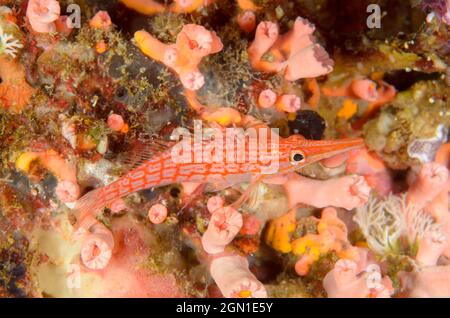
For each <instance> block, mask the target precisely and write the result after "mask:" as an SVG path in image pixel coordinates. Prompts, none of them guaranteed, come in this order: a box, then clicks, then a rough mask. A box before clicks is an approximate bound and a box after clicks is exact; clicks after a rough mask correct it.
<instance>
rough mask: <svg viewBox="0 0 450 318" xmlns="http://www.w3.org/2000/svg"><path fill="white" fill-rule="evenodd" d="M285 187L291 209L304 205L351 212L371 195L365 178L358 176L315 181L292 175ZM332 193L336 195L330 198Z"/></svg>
mask: <svg viewBox="0 0 450 318" xmlns="http://www.w3.org/2000/svg"><path fill="white" fill-rule="evenodd" d="M283 186H284V188H285V190H286V192H287V194H288V198H289V206H290V207H294V206H296V205H297V204H300V203H303V204H308V205H311V206H314V207H317V208H324V207H327V206H335V207H342V208H345V209H347V210H351V209H354V208H356V207H359V206H362V205H364V204H365V203H366V202H367V200H368V198H369V193H370V187H369V186H368V185H367V183H366V181H365V180H364V177H360V176H356V175H354V176H344V177H341V178H336V179H329V180H314V179H309V178H306V177H303V176H300V175H297V174H291V175H289V177H288V180H287V182H286V183H285V184H284V185H283ZM330 193H335V195H333V196H330V195H329V194H330ZM338 193H339V194H338Z"/></svg>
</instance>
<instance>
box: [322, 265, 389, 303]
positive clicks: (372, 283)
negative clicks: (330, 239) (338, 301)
mask: <svg viewBox="0 0 450 318" xmlns="http://www.w3.org/2000/svg"><path fill="white" fill-rule="evenodd" d="M371 268H373V269H374V270H369V271H365V272H362V271H360V270H358V268H357V264H356V263H355V262H354V261H351V260H339V261H337V263H336V264H335V266H334V269H333V270H332V271H330V272H329V273H328V274H327V275H326V276H325V278H324V280H323V286H324V288H325V290H326V291H327V294H328V297H329V298H349V297H350V298H367V297H370V298H389V297H390V296H391V294H392V292H393V288H392V282H391V280H390V279H389V277H387V276H385V277H382V275H381V273H380V270H379V266H377V265H376V266H371Z"/></svg>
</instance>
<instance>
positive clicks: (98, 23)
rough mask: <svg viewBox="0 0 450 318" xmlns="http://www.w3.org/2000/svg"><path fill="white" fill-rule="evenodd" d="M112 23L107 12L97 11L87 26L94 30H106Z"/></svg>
mask: <svg viewBox="0 0 450 318" xmlns="http://www.w3.org/2000/svg"><path fill="white" fill-rule="evenodd" d="M111 25H112V22H111V18H110V17H109V14H108V12H107V11H98V12H97V13H96V14H95V15H94V17H93V18H92V19H91V20H90V21H89V26H90V27H91V28H94V29H102V30H108V29H109V28H111Z"/></svg>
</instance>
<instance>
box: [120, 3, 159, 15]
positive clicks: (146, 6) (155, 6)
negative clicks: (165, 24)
mask: <svg viewBox="0 0 450 318" xmlns="http://www.w3.org/2000/svg"><path fill="white" fill-rule="evenodd" d="M120 2H122V3H123V4H124V5H125V6H126V7H128V8H130V9H133V10H135V11H137V12H139V13H142V14H145V15H153V14H156V13H162V12H164V11H166V7H165V6H163V5H162V4H160V3H158V2H157V1H154V0H120Z"/></svg>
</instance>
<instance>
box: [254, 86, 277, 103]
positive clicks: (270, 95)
mask: <svg viewBox="0 0 450 318" xmlns="http://www.w3.org/2000/svg"><path fill="white" fill-rule="evenodd" d="M276 100H277V94H276V93H275V92H274V91H273V90H271V89H265V90H263V91H262V92H261V93H259V97H258V106H259V107H262V108H269V107H272V106H273V105H274V104H275V102H276Z"/></svg>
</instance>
